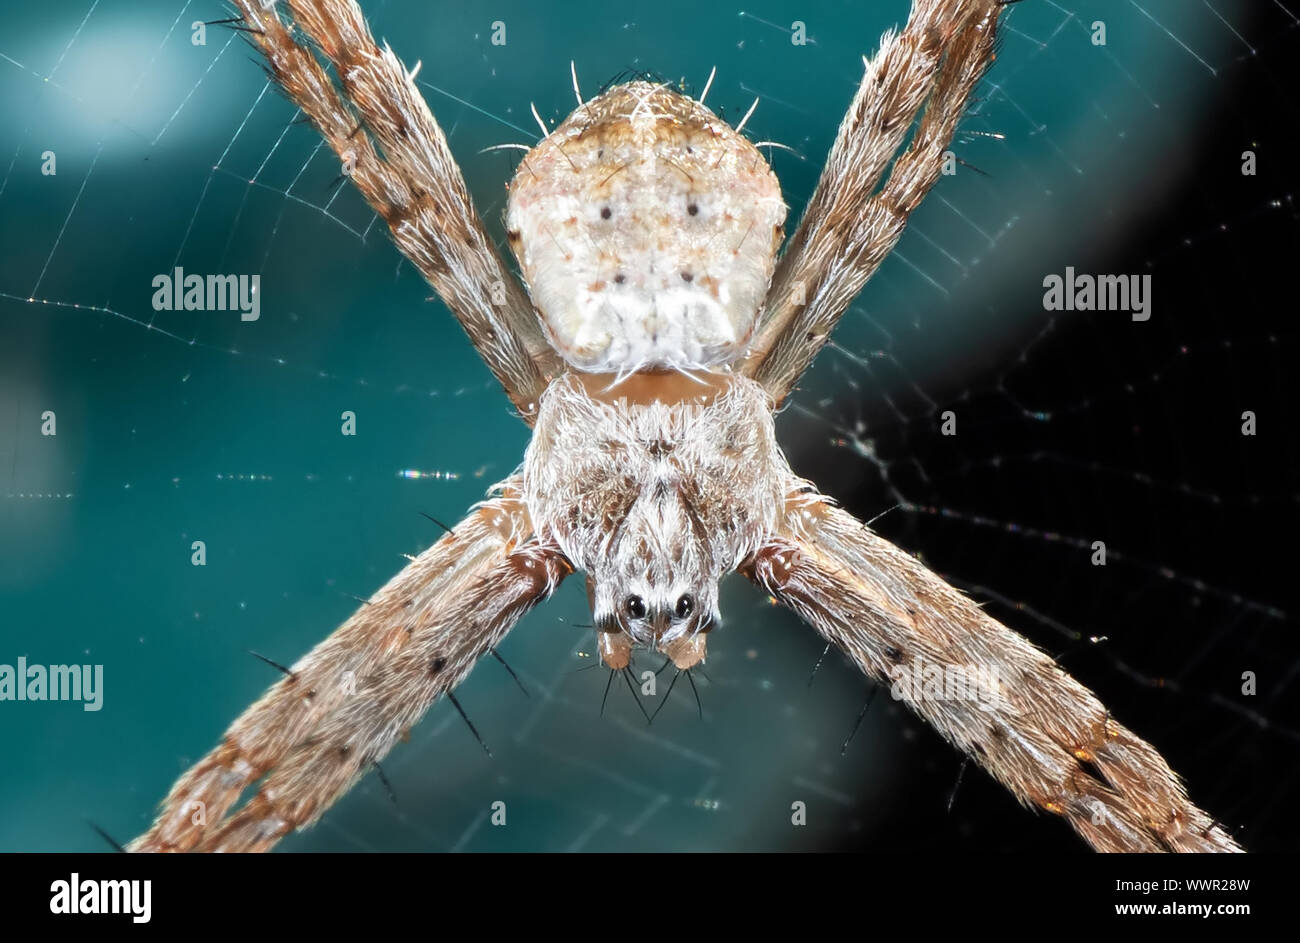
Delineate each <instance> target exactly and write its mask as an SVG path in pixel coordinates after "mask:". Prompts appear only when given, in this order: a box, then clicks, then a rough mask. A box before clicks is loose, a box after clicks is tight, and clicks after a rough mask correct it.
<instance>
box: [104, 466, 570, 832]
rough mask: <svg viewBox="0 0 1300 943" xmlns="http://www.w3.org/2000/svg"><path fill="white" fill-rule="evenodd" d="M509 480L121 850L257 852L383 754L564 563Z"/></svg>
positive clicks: (269, 696)
mask: <svg viewBox="0 0 1300 943" xmlns="http://www.w3.org/2000/svg"><path fill="white" fill-rule="evenodd" d="M518 485H519V482H518V480H517V479H513V480H511V481H510V482H507V483H506V485H505V486H504V487H503V488H502V491H501V494H500V495H499V496H498V497H496V498H494V499H493V500H489V501H486V502H484V503H483V504H480V505H479V506H478V507H477V508H476V509H475V510H474V512H473V513H472V514H471V515H470V516H469V517H467V518H466V519H465V520H463V521H461V523H460V524H459V525H457V527H456V528H455V529H454V530H453V531H452V532H451V533H449V534H447V535H446V536H444V537H443V538H442V539H441V540H439V541H438V542H437V543H436V544H434V545H433V546H432V547H430V548H429V549H428V550H426V551H425V552H424V553H422V554H420V555H419V556H418V557H416V558H415V559H414V560H413V561H412V562H411V564H410V565H409V566H407V567H406V568H405V569H404V570H402V571H401V572H400V573H398V574H397V575H396V576H395V577H393V579H392V580H390V581H389V583H388V584H387V585H386V586H384V587H383V588H382V589H380V590H379V591H378V592H377V593H375V594H374V596H372V597H371V598H370V600H369V601H367V602H366V603H365V605H363V606H362V607H361V608H360V609H358V610H357V611H356V613H354V614H353V616H352V617H351V618H350V619H349V620H348V621H347V622H345V623H344V624H343V626H342V627H340V628H339V629H338V630H337V631H336V632H335V633H334V634H333V635H331V636H330V637H329V638H327V639H326V640H325V641H323V642H321V643H320V644H319V645H317V646H316V647H315V648H314V649H313V650H312V651H311V652H310V653H308V654H307V655H306V656H305V657H304V658H302V659H301V660H300V661H299V662H298V663H297V664H295V665H294V666H293V667H292V668H291V669H290V673H289V674H288V675H287V676H286V677H284V678H283V679H282V680H280V681H279V682H278V683H277V684H275V685H274V686H272V687H271V689H270V690H268V691H267V693H266V694H265V695H263V696H262V698H261V699H260V700H259V701H258V702H257V703H255V704H254V705H253V706H252V707H250V708H249V709H248V710H247V711H245V712H244V714H243V715H242V716H241V717H239V718H238V719H237V720H236V721H235V722H234V724H232V725H231V727H230V729H229V730H227V731H226V734H225V736H224V737H223V738H222V742H221V744H220V745H219V746H217V747H216V748H215V749H214V750H212V752H210V753H209V754H208V755H207V756H205V757H204V758H203V759H202V760H200V761H199V762H198V763H196V764H195V765H194V766H193V768H191V769H190V770H189V772H187V773H186V774H185V775H183V776H182V777H181V778H180V779H179V780H178V781H177V782H176V784H175V785H174V786H173V787H172V790H171V792H170V793H169V794H168V796H167V798H166V799H165V800H164V801H163V804H162V808H161V811H160V812H159V814H158V818H157V820H156V821H155V822H154V824H153V826H152V827H151V828H150V829H149V831H148V832H146V833H145V834H143V835H141V836H140V837H139V838H137V839H136V840H135V841H133V842H132V843H131V844H130V846H129V850H131V851H191V850H192V851H265V850H266V849H268V848H270V847H271V846H272V845H274V844H275V843H276V842H277V841H278V840H279V839H280V838H281V837H283V836H284V835H285V834H286V833H288V832H289V831H292V830H294V829H296V828H302V827H304V826H306V825H310V824H311V823H313V822H314V821H315V820H316V819H317V818H319V816H320V815H321V813H322V812H324V811H325V809H326V808H327V807H329V806H330V805H331V804H332V803H333V802H334V801H335V800H336V799H338V798H339V797H340V796H341V795H343V793H344V792H346V791H347V790H348V789H349V788H350V787H351V786H352V784H353V783H354V782H356V780H357V779H358V778H359V777H361V776H362V775H364V774H365V773H366V772H368V771H369V770H370V769H371V767H372V766H373V765H375V764H376V763H378V762H379V761H380V760H381V759H383V757H384V756H385V755H386V754H387V753H388V751H389V749H391V747H392V746H393V744H394V743H395V742H396V741H397V740H398V739H399V738H401V737H403V736H405V734H406V733H407V731H409V730H410V728H411V727H412V726H413V725H414V724H415V723H416V722H417V721H418V720H419V719H420V717H421V716H423V714H424V712H425V711H426V710H427V709H428V708H429V706H430V705H431V704H432V703H433V701H434V700H436V699H437V697H438V696H439V695H441V694H445V693H448V692H450V691H451V690H452V689H453V688H454V687H455V686H456V685H458V684H459V683H460V682H461V681H463V680H464V679H465V677H466V676H467V675H468V674H469V673H470V670H471V669H472V668H473V666H474V663H475V662H476V661H477V660H478V659H479V657H481V656H482V655H483V654H485V653H486V652H488V651H490V650H491V649H492V648H493V647H495V646H496V645H497V644H498V643H499V642H500V641H501V639H502V638H503V637H504V636H505V634H506V633H507V632H508V631H509V630H510V629H511V628H512V627H513V626H514V624H515V623H516V622H517V621H518V620H519V618H520V617H521V616H522V615H523V614H524V613H525V612H527V611H528V610H529V609H530V608H532V607H533V606H534V605H535V604H536V603H538V602H539V601H541V600H542V599H544V598H545V597H546V596H548V595H549V594H550V593H551V592H552V591H554V589H555V587H556V586H557V585H558V584H559V582H560V581H561V580H562V579H563V578H564V577H565V576H566V575H567V574H568V573H569V572H570V568H569V565H568V562H567V561H566V560H565V558H564V557H563V556H562V555H560V554H559V553H558V552H556V551H555V550H553V549H551V548H549V547H546V546H542V545H540V544H539V543H538V542H537V541H536V540H535V539H533V537H532V525H531V523H530V522H529V519H528V515H527V513H526V511H525V509H524V505H523V502H522V500H521V498H520V495H519V488H518ZM263 777H265V780H264V781H263V782H262V784H261V786H260V788H259V789H258V791H257V793H256V794H255V795H254V796H253V797H252V798H251V799H250V800H249V801H248V802H247V803H246V804H245V805H244V806H243V807H242V808H240V809H239V810H238V811H236V812H235V813H234V814H232V815H229V816H228V817H227V813H228V812H229V811H230V809H231V807H232V806H233V805H234V803H235V802H236V801H237V800H238V798H239V796H240V794H241V793H242V792H243V791H244V790H245V789H246V788H247V787H248V786H250V785H251V784H253V783H254V782H256V781H257V780H259V779H262V778H263Z"/></svg>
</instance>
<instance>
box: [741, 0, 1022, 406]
mask: <svg viewBox="0 0 1300 943" xmlns="http://www.w3.org/2000/svg"><path fill="white" fill-rule="evenodd" d="M1001 6H1002V5H1001V3H999V0H914V2H913V4H912V12H911V16H910V17H909V18H908V21H907V25H906V27H905V28H904V29H903V31H902V32H901V33H893V32H891V33H886V34H885V36H884V38H883V39H882V40H881V45H880V49H879V51H878V52H877V53H876V56H875V58H874V59H872V60H871V61H870V62H868V63H867V66H866V74H865V75H864V76H863V79H862V84H861V85H860V86H859V88H858V92H857V95H856V96H854V99H853V104H852V105H851V106H850V107H849V111H848V113H847V114H846V115H845V117H844V120H843V122H842V123H841V124H840V129H839V133H838V135H837V136H836V138H835V143H834V145H832V147H831V152H830V155H829V156H828V157H827V160H826V166H825V168H824V169H823V171H822V175H821V179H820V180H819V181H818V183H817V188H816V190H814V191H813V195H812V197H811V199H810V200H809V202H808V207H807V209H806V210H805V211H804V214H803V218H802V219H801V220H800V222H799V228H798V229H796V230H795V233H794V235H793V236H791V237H790V242H789V245H788V246H787V247H786V250H785V253H784V255H782V257H781V259H780V261H779V262H778V263H777V267H776V271H775V273H774V274H773V276H772V285H771V288H770V289H769V291H768V294H767V306H766V309H765V311H764V312H763V314H762V316H761V318H760V321H759V327H758V329H757V330H756V331H755V335H754V339H753V340H752V342H751V344H750V348H749V354H748V355H747V357H746V359H745V361H744V363H743V365H742V368H741V369H742V371H743V372H744V373H745V374H746V375H747V376H750V377H753V378H754V379H755V380H757V381H758V382H759V383H761V384H762V385H763V386H764V387H765V388H766V389H767V391H768V392H769V393H770V394H771V395H772V397H773V399H774V400H775V401H776V403H777V404H780V403H781V401H782V400H784V399H785V397H786V396H787V395H788V394H789V393H790V391H791V390H792V389H793V388H794V385H795V383H797V382H798V381H799V377H800V376H802V375H803V372H804V371H805V370H806V369H807V368H808V366H809V364H811V363H812V360H813V358H814V357H815V356H816V355H817V352H818V351H820V350H821V348H822V346H823V345H824V344H825V343H826V341H827V340H828V339H829V337H830V333H831V330H832V329H833V328H834V326H835V324H836V322H837V321H838V320H839V318H840V316H841V315H842V314H843V313H844V310H845V309H846V308H847V307H848V306H849V303H850V302H851V301H852V300H853V298H854V296H855V295H857V293H858V292H859V291H860V290H861V289H862V286H863V285H865V284H866V283H867V280H868V279H869V278H871V276H872V275H873V274H874V273H875V271H876V269H877V268H878V267H879V265H880V263H881V262H882V261H884V259H885V257H886V256H888V255H889V253H890V252H892V251H893V249H894V246H895V245H896V244H897V243H898V240H899V237H900V236H902V234H903V229H904V228H905V227H906V225H907V220H908V216H909V215H910V214H911V213H912V211H913V210H914V209H916V207H917V205H918V204H920V202H921V200H922V198H923V197H924V196H925V195H926V193H928V192H929V191H930V188H931V187H933V186H934V185H935V183H937V182H938V180H939V177H940V174H941V171H942V167H943V152H944V150H945V149H946V148H947V147H948V144H949V142H950V141H951V140H952V136H953V133H954V131H955V130H956V127H957V122H958V120H959V119H960V118H961V116H962V113H963V112H964V110H965V108H966V103H967V101H968V100H969V98H970V95H971V91H972V90H973V89H974V87H975V85H976V84H977V83H978V81H979V79H980V77H981V76H982V75H983V73H984V70H985V69H986V68H987V67H988V65H989V64H990V63H991V62H992V60H993V50H994V37H995V32H996V30H995V26H996V23H997V17H998V13H999V11H1000V10H1001ZM923 105H924V107H925V111H924V113H923V114H922V115H921V119H920V122H919V124H918V125H917V127H916V131H915V133H914V134H913V136H912V139H911V142H910V144H909V145H908V147H907V149H906V150H905V151H903V153H902V154H900V155H899V156H898V158H897V160H895V161H894V164H893V167H892V169H890V171H889V177H888V180H887V181H886V182H885V184H884V186H883V187H881V188H880V189H879V190H877V184H879V182H880V180H881V178H882V176H883V175H884V172H885V168H886V167H887V166H888V165H889V162H890V160H891V159H893V157H894V155H895V153H897V151H898V149H899V147H900V146H901V145H902V143H903V140H904V138H905V137H906V135H907V133H908V131H909V130H910V129H911V128H912V125H913V121H914V119H915V117H916V115H917V113H918V112H920V111H921V108H922V106H923Z"/></svg>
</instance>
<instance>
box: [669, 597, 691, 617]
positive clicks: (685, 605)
mask: <svg viewBox="0 0 1300 943" xmlns="http://www.w3.org/2000/svg"><path fill="white" fill-rule="evenodd" d="M673 611H674V613H676V615H677V618H679V619H685V618H686V617H687V616H689V615H690V614H691V613H692V612H694V611H695V600H694V599H692V598H691V597H690V594H689V593H688V594H687V595H685V596H683V597H682V598H681V599H679V600H677V608H676V609H674V610H673Z"/></svg>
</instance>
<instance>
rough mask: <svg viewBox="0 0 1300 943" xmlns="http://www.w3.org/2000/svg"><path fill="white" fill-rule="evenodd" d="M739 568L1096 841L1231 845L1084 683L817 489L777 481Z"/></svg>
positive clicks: (1008, 780) (1135, 847) (1027, 796)
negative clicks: (763, 537)
mask: <svg viewBox="0 0 1300 943" xmlns="http://www.w3.org/2000/svg"><path fill="white" fill-rule="evenodd" d="M800 484H802V483H800ZM805 489H806V486H805ZM745 572H746V575H748V576H749V577H750V578H751V579H753V580H754V581H755V582H756V583H758V584H759V585H760V586H762V587H763V588H764V589H765V590H767V591H768V592H769V593H771V594H772V596H774V597H775V598H776V599H777V600H778V601H780V602H781V603H783V604H784V605H786V606H788V607H789V608H790V609H792V610H794V612H796V613H797V614H798V615H799V616H800V617H801V618H803V619H804V620H805V621H806V622H808V623H810V624H811V625H812V626H813V627H815V628H816V629H817V631H818V632H820V633H821V634H822V635H823V636H824V637H825V638H826V639H827V640H828V641H830V642H833V643H834V644H835V645H836V646H837V647H839V648H840V649H841V650H842V651H843V652H844V653H845V654H846V655H847V656H848V657H849V658H850V659H851V660H852V661H853V662H854V663H855V664H857V666H858V667H859V668H861V669H862V671H863V672H865V673H866V674H867V675H868V676H869V677H871V678H872V679H873V680H875V681H878V682H880V683H882V684H888V685H890V687H891V689H892V691H893V693H894V695H895V696H896V697H898V698H900V699H902V700H905V701H906V702H907V703H908V705H909V706H910V707H911V708H912V709H913V710H914V711H916V713H918V714H919V715H920V716H921V717H922V718H924V719H925V720H926V721H927V722H929V723H930V724H931V725H932V726H933V727H935V728H936V729H937V730H938V731H939V732H940V733H941V734H942V735H943V736H944V737H945V738H946V739H947V740H948V741H949V742H950V743H952V744H954V745H955V746H956V747H958V749H960V750H962V751H963V752H964V753H966V754H967V755H968V756H969V757H970V758H971V759H973V760H975V762H977V763H979V764H980V765H981V766H983V767H984V768H985V769H986V770H987V771H988V772H989V773H990V774H991V775H992V776H993V777H994V778H995V779H997V780H998V781H999V782H1001V783H1002V784H1003V785H1004V786H1006V787H1007V788H1008V789H1009V790H1011V792H1012V793H1013V794H1014V795H1015V796H1016V798H1017V799H1019V800H1020V801H1021V802H1022V803H1024V804H1025V805H1030V806H1035V807H1037V808H1040V809H1046V810H1047V811H1049V812H1053V813H1055V814H1057V815H1062V816H1064V817H1065V818H1066V819H1067V820H1068V821H1069V822H1070V824H1071V825H1072V826H1073V827H1074V829H1075V830H1076V831H1077V832H1078V833H1079V834H1080V835H1082V836H1083V838H1084V839H1086V840H1087V841H1088V843H1089V844H1090V845H1092V846H1093V847H1094V848H1096V849H1097V850H1099V851H1240V850H1241V848H1240V847H1239V846H1238V845H1237V843H1236V842H1235V841H1233V839H1232V837H1231V836H1229V835H1228V833H1227V832H1226V831H1225V830H1224V829H1223V828H1222V827H1221V826H1220V825H1219V824H1218V823H1217V822H1216V821H1215V820H1213V819H1212V818H1211V817H1210V816H1209V815H1207V814H1206V813H1205V812H1203V811H1202V810H1201V809H1199V808H1197V807H1196V806H1195V805H1193V804H1192V802H1191V801H1190V800H1189V799H1188V798H1187V793H1186V791H1185V790H1184V788H1183V786H1182V784H1181V783H1180V782H1179V779H1178V777H1177V775H1176V774H1175V773H1174V772H1173V771H1172V770H1171V769H1170V768H1169V764H1168V763H1166V762H1165V760H1164V758H1163V757H1161V755H1160V754H1159V753H1158V752H1157V751H1156V749H1155V747H1153V746H1151V744H1149V743H1147V742H1146V741H1144V740H1142V739H1141V738H1139V737H1138V736H1137V735H1136V734H1134V733H1133V732H1132V731H1130V730H1128V729H1127V728H1126V727H1123V726H1121V725H1120V724H1118V723H1116V722H1115V721H1114V720H1113V719H1112V718H1111V716H1110V714H1109V712H1108V711H1107V710H1106V708H1105V707H1103V706H1102V704H1101V703H1100V702H1099V701H1098V700H1097V698H1096V697H1095V696H1094V695H1093V694H1092V692H1091V691H1089V690H1088V689H1087V688H1085V687H1084V686H1083V685H1081V684H1079V682H1077V681H1075V680H1074V679H1073V678H1072V677H1070V676H1069V675H1068V674H1066V673H1065V671H1063V670H1062V669H1061V668H1060V667H1058V666H1057V665H1056V663H1055V662H1053V661H1052V659H1051V658H1049V657H1048V656H1047V655H1046V654H1044V653H1043V652H1042V651H1040V650H1039V649H1038V648H1036V647H1035V646H1034V645H1032V644H1031V643H1030V642H1029V641H1027V640H1026V639H1024V638H1022V637H1021V636H1020V635H1018V634H1016V633H1015V632H1013V631H1011V630H1010V629H1008V628H1007V627H1006V626H1004V625H1001V624H1000V623H998V622H997V621H995V620H994V619H992V618H990V617H989V616H988V615H986V614H985V613H984V611H983V610H982V609H980V607H979V606H978V605H976V604H975V602H973V601H972V600H971V599H969V598H968V597H966V596H965V595H963V594H962V593H961V592H959V591H958V590H956V589H954V588H953V587H951V586H949V585H948V584H947V583H945V582H944V581H943V580H942V579H940V578H939V577H938V576H936V575H935V574H934V573H932V572H930V571H929V570H928V569H926V568H925V567H924V566H922V565H921V564H920V563H919V562H917V560H915V559H914V558H913V557H911V556H910V555H908V554H906V553H904V552H903V551H902V550H900V549H898V548H897V547H895V546H894V545H893V544H891V543H889V542H888V541H886V540H884V539H883V538H881V537H879V536H877V535H876V534H874V533H873V532H872V531H871V530H870V529H869V528H868V527H867V526H866V525H865V524H863V523H862V522H860V521H858V520H857V519H856V518H854V517H853V516H852V515H850V514H847V513H846V512H844V511H842V510H839V509H838V508H835V507H833V506H831V504H830V503H829V502H828V501H827V499H825V498H824V497H822V496H821V495H818V494H816V493H814V492H811V491H808V490H800V488H799V487H798V486H795V487H793V488H792V489H791V491H790V497H789V498H788V502H787V508H786V512H785V515H784V519H783V522H782V524H781V526H780V528H779V531H778V534H777V536H776V537H775V538H774V539H773V540H772V542H771V543H770V544H769V545H768V546H767V547H765V548H764V549H763V550H762V551H760V552H759V553H758V554H757V555H756V556H755V557H754V558H753V560H752V561H751V562H750V563H749V564H748V565H747V566H746V568H745Z"/></svg>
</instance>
